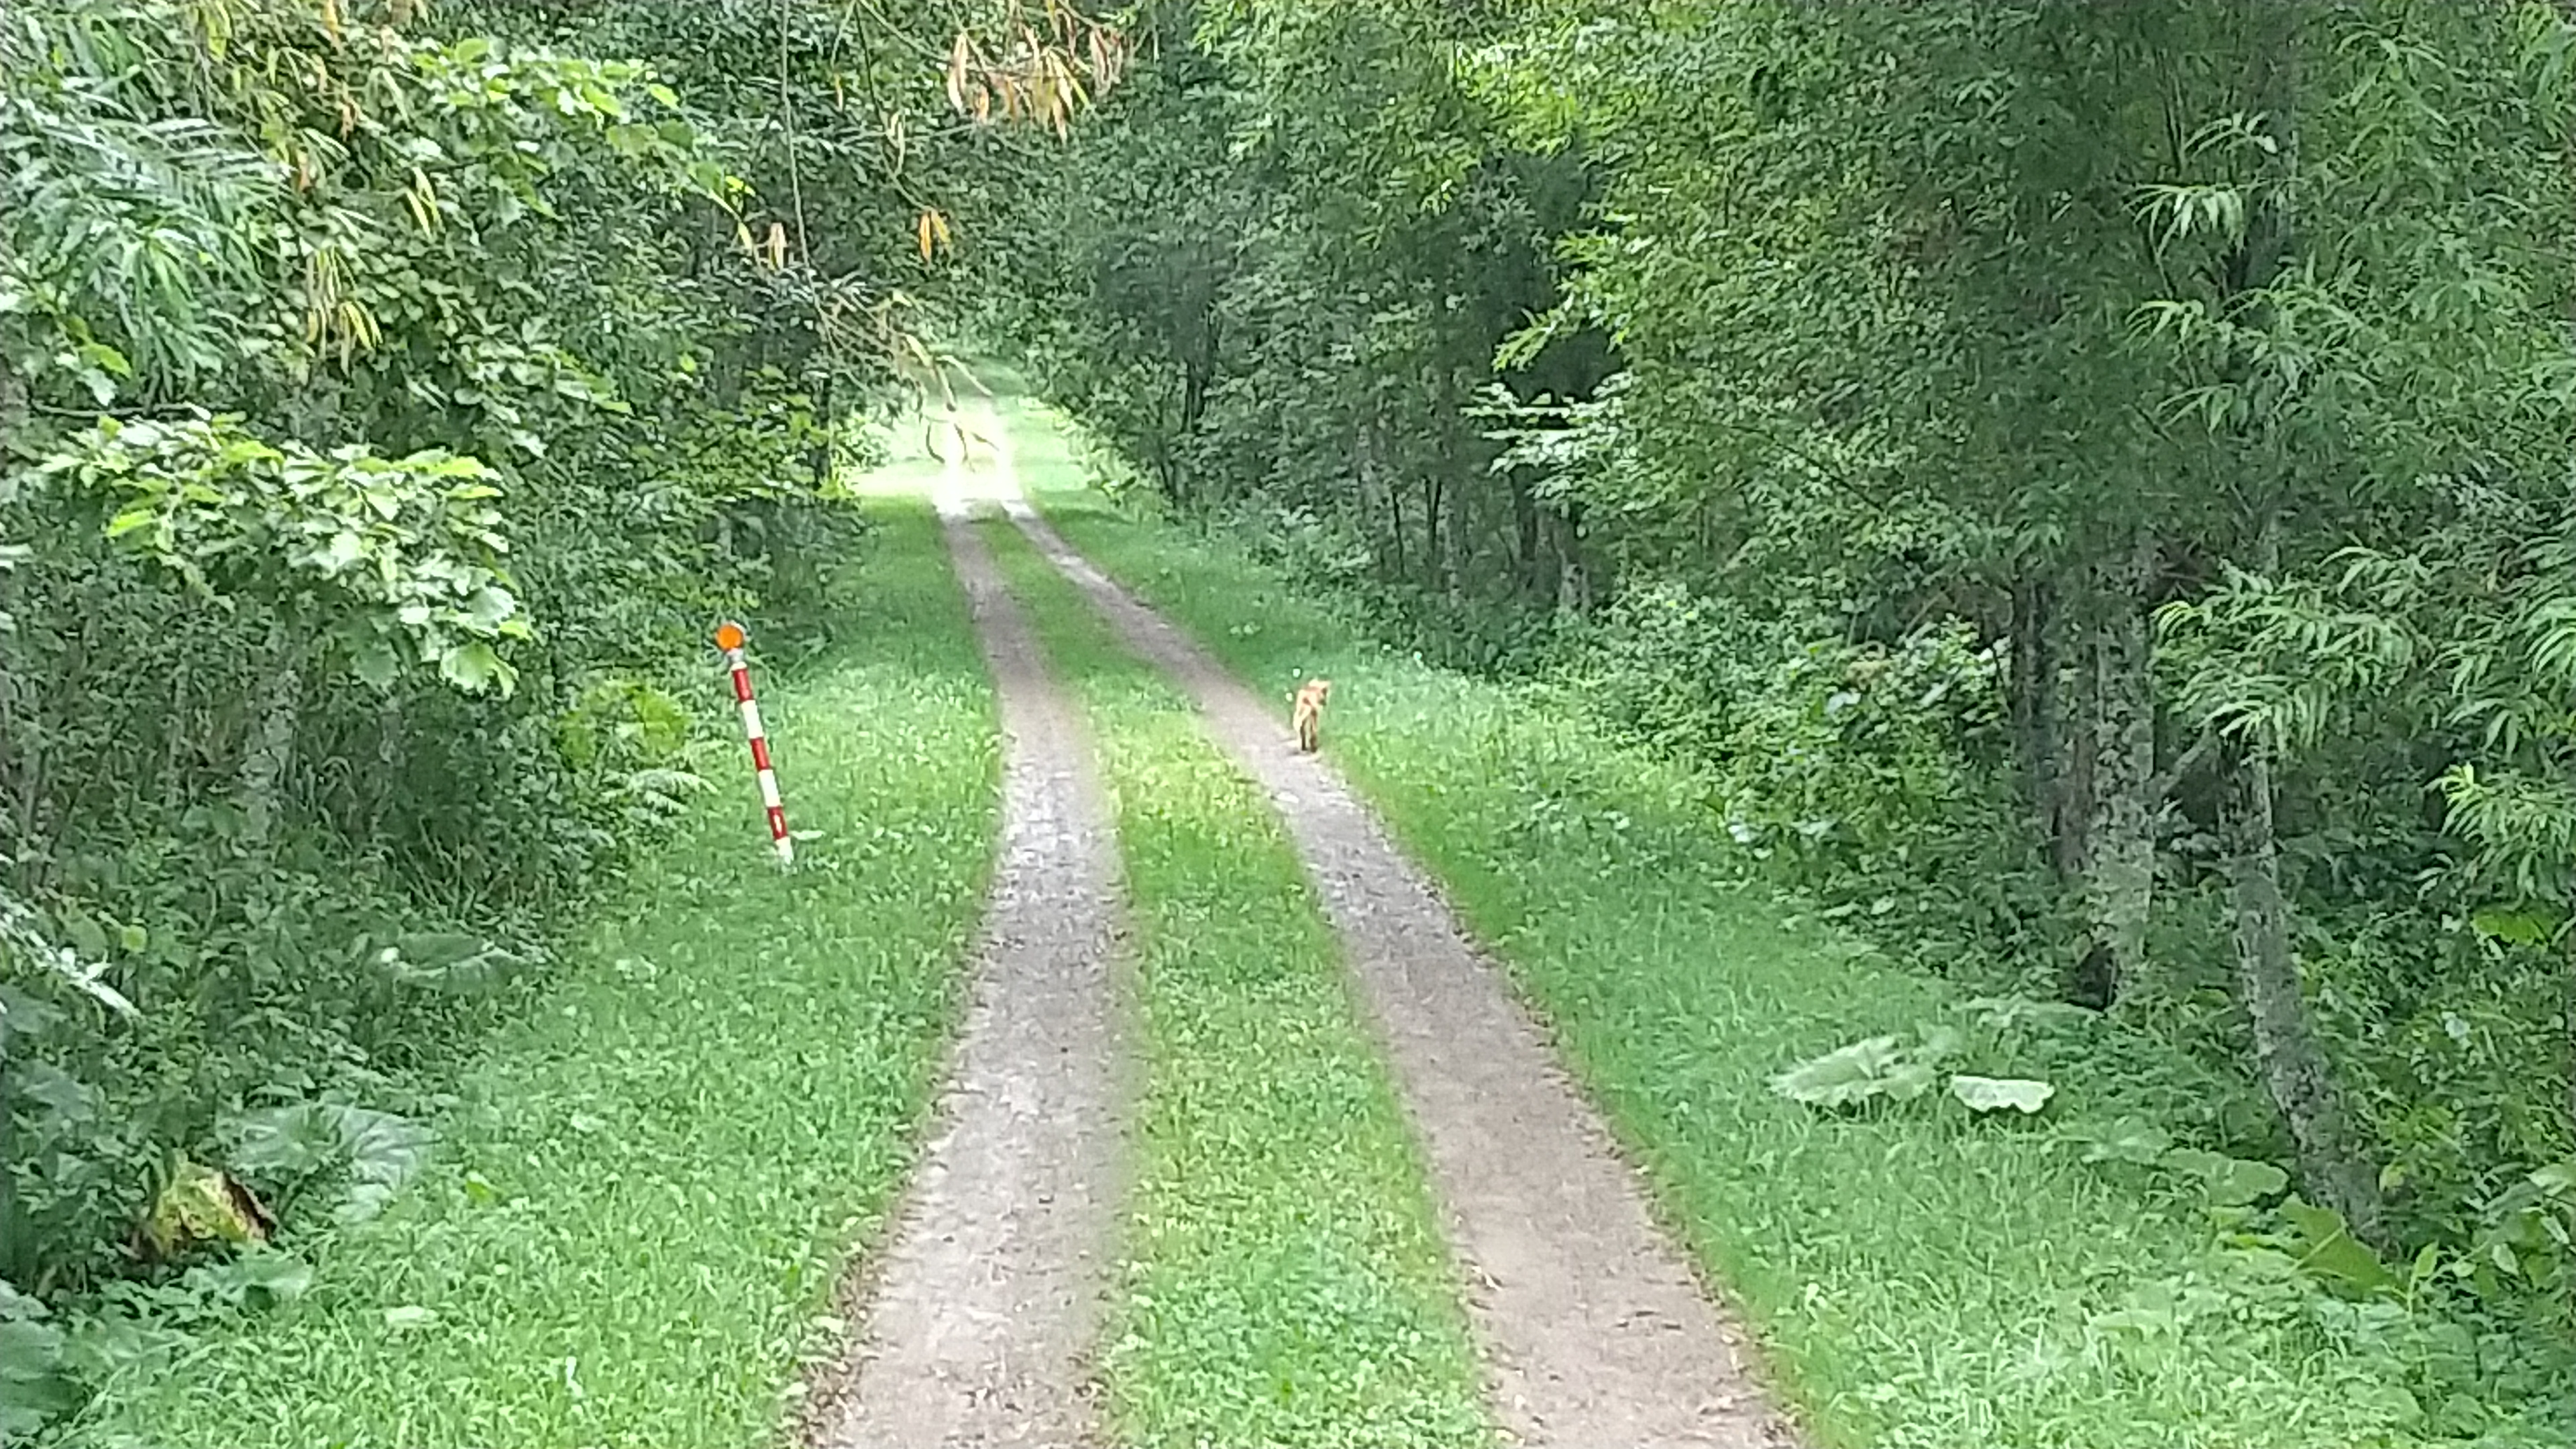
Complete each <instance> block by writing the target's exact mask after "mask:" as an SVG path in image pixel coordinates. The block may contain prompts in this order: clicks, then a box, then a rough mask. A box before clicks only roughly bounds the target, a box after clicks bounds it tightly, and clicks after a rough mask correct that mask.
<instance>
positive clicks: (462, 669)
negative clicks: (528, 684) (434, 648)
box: [438, 641, 501, 694]
mask: <svg viewBox="0 0 2576 1449" xmlns="http://www.w3.org/2000/svg"><path fill="white" fill-rule="evenodd" d="M438 673H439V676H440V677H441V678H443V679H445V680H446V681H447V682H448V683H450V684H453V685H455V686H456V687H457V688H459V689H461V690H464V691H465V692H466V693H468V694H480V693H482V692H483V691H484V690H487V689H490V688H491V687H492V686H493V685H494V684H495V683H497V682H499V680H500V677H501V656H500V655H498V654H495V653H493V652H492V646H491V645H489V644H485V643H481V642H479V641H477V642H473V643H466V644H459V645H457V646H456V647H455V648H453V649H450V650H448V651H447V653H446V654H445V655H444V656H443V657H441V658H440V660H439V661H438Z"/></svg>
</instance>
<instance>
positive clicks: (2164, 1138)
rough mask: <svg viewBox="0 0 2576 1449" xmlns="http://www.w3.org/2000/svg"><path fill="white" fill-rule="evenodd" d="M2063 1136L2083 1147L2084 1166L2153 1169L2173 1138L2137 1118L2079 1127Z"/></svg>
mask: <svg viewBox="0 0 2576 1449" xmlns="http://www.w3.org/2000/svg"><path fill="white" fill-rule="evenodd" d="M2066 1135H2067V1138H2068V1139H2069V1140H2070V1141H2074V1142H2077V1143H2081V1144H2082V1145H2083V1148H2084V1160H2085V1161H2087V1162H2134V1163H2136V1164H2138V1165H2139V1166H2141V1167H2153V1166H2155V1165H2156V1164H2157V1163H2159V1162H2161V1161H2162V1160H2163V1159H2164V1155H2165V1153H2166V1152H2168V1151H2170V1150H2171V1149H2172V1147H2173V1138H2172V1137H2171V1136H2169V1135H2168V1134H2167V1133H2166V1132H2165V1130H2164V1129H2163V1128H2162V1127H2159V1126H2157V1125H2156V1124H2155V1123H2153V1122H2149V1121H2147V1120H2145V1119H2144V1118H2140V1117H2122V1118H2118V1119H2116V1120H2113V1121H2110V1122H2101V1123H2082V1124H2078V1125H2077V1126H2074V1127H2070V1128H2068V1129H2067V1132H2066Z"/></svg>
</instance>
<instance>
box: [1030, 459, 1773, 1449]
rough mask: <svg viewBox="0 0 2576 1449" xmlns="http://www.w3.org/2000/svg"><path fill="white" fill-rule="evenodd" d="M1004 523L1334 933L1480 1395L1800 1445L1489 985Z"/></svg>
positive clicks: (1214, 674)
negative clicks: (1438, 1210) (1182, 721)
mask: <svg viewBox="0 0 2576 1449" xmlns="http://www.w3.org/2000/svg"><path fill="white" fill-rule="evenodd" d="M1004 509H1005V511H1006V512H1007V513H1008V514H1009V515H1010V517H1011V519H1012V521H1013V522H1015V523H1016V524H1018V525H1019V527H1020V528H1021V530H1022V531H1023V532H1024V533H1026V534H1027V535H1028V537H1029V538H1030V540H1031V541H1032V542H1033V543H1035V544H1036V545H1037V547H1038V548H1039V550H1040V551H1041V552H1043V553H1044V554H1045V555H1046V557H1047V558H1048V559H1049V560H1050V561H1051V562H1053V563H1054V565H1055V566H1056V567H1057V568H1058V569H1059V570H1061V571H1062V572H1063V573H1065V574H1066V576H1068V577H1069V578H1071V579H1072V580H1073V581H1074V582H1075V583H1076V584H1077V585H1079V586H1080V587H1081V588H1082V589H1083V591H1084V592H1085V593H1086V594H1088V595H1089V596H1090V597H1091V599H1092V600H1093V601H1094V602H1095V604H1097V605H1098V606H1099V607H1100V609H1101V610H1102V612H1103V613H1104V614H1105V615H1106V616H1107V617H1108V618H1109V619H1110V621H1111V622H1112V623H1113V624H1114V625H1115V627H1116V628H1117V630H1118V632H1119V633H1120V634H1121V635H1123V636H1124V637H1125V639H1126V640H1127V642H1128V644H1129V645H1130V646H1131V647H1133V648H1134V649H1136V650H1137V651H1138V652H1139V653H1141V654H1143V655H1144V656H1145V657H1146V658H1147V659H1149V660H1151V661H1152V662H1153V663H1155V664H1156V665H1157V666H1159V667H1160V668H1162V669H1163V670H1164V671H1166V672H1167V673H1168V674H1170V675H1171V676H1172V677H1173V678H1175V679H1176V680H1178V681H1179V682H1180V683H1181V685H1182V686H1183V687H1184V688H1185V689H1186V690H1187V691H1188V692H1189V694H1190V695H1191V696H1192V697H1193V698H1194V699H1196V701H1197V702H1198V705H1199V708H1200V710H1201V711H1202V713H1203V715H1204V716H1205V718H1206V720H1207V722H1208V725H1209V727H1210V730H1211V732H1212V734H1213V735H1214V736H1215V737H1216V739H1217V740H1218V741H1219V743H1220V744H1221V745H1223V746H1224V748H1225V749H1226V750H1227V752H1228V753H1229V754H1231V755H1232V756H1233V757H1234V758H1235V759H1236V760H1237V761H1238V762H1240V763H1241V764H1242V766H1243V767H1244V768H1245V769H1247V770H1249V771H1250V772H1251V773H1252V775H1253V776H1254V778H1256V779H1258V780H1259V781H1260V782H1261V783H1262V785H1263V786H1264V787H1265V788H1266V789H1267V790H1268V791H1269V793H1270V795H1271V797H1272V799H1273V801H1274V802H1275V803H1276V805H1277V806H1278V808H1279V810H1280V813H1281V815H1282V816H1283V817H1284V818H1285V820H1286V823H1287V825H1288V829H1289V832H1290V834H1291V836H1292V838H1293V839H1294V841H1295V843H1296V847H1297V851H1298V854H1299V855H1300V856H1301V857H1302V858H1303V860H1304V861H1305V864H1306V867H1307V870H1308V872H1309V873H1310V874H1311V875H1312V876H1313V878H1314V880H1315V882H1316V884H1317V886H1318V888H1319V891H1320V893H1321V895H1322V897H1323V900H1324V904H1325V907H1326V910H1327V911H1328V913H1329V914H1330V916H1331V917H1332V920H1333V924H1334V926H1335V928H1336V929H1337V930H1338V931H1339V933H1340V934H1341V937H1342V939H1343V942H1344V945H1345V948H1346V950H1347V951H1348V954H1349V958H1350V960H1351V962H1352V965H1353V967H1354V970H1355V973H1356V975H1357V977H1358V980H1359V985H1360V988H1361V994H1362V996H1363V998H1364V999H1365V1000H1366V1001H1367V1003H1368V1005H1369V1007H1370V1009H1371V1010H1372V1012H1373V1013H1374V1015H1375V1016H1376V1018H1377V1023H1378V1026H1379V1029H1380V1032H1381V1033H1382V1039H1383V1040H1384V1042H1385V1044H1386V1046H1387V1048H1388V1054H1389V1059H1390V1061H1391V1063H1392V1065H1393V1068H1394V1072H1395V1076H1396V1080H1397V1082H1398V1085H1399V1088H1400V1090H1401V1092H1402V1094H1403V1096H1404V1098H1405V1101H1406V1105H1407V1107H1408V1110H1409V1112H1410V1115H1411V1118H1412V1121H1413V1125H1414V1130H1415V1132H1416V1134H1417V1135H1418V1137H1419V1138H1420V1139H1421V1141H1422V1142H1423V1144H1424V1147H1425V1149H1426V1155H1427V1157H1428V1158H1429V1161H1430V1165H1431V1171H1432V1175H1433V1178H1434V1182H1435V1185H1436V1188H1437V1191H1438V1194H1439V1197H1440V1199H1441V1201H1442V1203H1443V1205H1444V1208H1445V1212H1446V1215H1447V1217H1448V1225H1449V1230H1450V1242H1451V1244H1452V1246H1453V1248H1454V1249H1455V1251H1456V1253H1457V1255H1458V1257H1459V1258H1460V1260H1461V1266H1462V1268H1463V1269H1464V1271H1465V1277H1466V1279H1467V1282H1466V1285H1465V1292H1466V1297H1467V1301H1468V1304H1469V1311H1470V1314H1471V1316H1472V1318H1473V1320H1474V1322H1475V1325H1476V1329H1477V1335H1478V1338H1479V1340H1480V1343H1481V1346H1482V1348H1483V1351H1484V1356H1485V1360H1486V1375H1487V1392H1488V1395H1489V1402H1490V1403H1491V1406H1492V1409H1493V1412H1494V1414H1495V1417H1496V1419H1497V1420H1498V1421H1499V1423H1500V1424H1501V1426H1502V1428H1503V1429H1504V1430H1505V1432H1506V1433H1507V1434H1508V1435H1509V1436H1510V1438H1511V1439H1512V1441H1513V1442H1515V1443H1517V1444H1521V1445H1526V1446H1533V1449H1598V1446H1605V1445H1618V1446H1620V1449H1685V1446H1698V1449H1770V1446H1780V1445H1789V1444H1793V1443H1795V1442H1796V1441H1795V1439H1794V1437H1793V1435H1792V1434H1791V1432H1790V1430H1789V1428H1788V1426H1787V1425H1786V1423H1785V1421H1784V1420H1783V1419H1782V1418H1781V1417H1780V1416H1779V1415H1778V1414H1776V1413H1775V1412H1773V1411H1772V1409H1771V1408H1770V1406H1769V1404H1768V1401H1767V1398H1766V1396H1765V1395H1764V1394H1763V1392H1762V1390H1761V1389H1760V1387H1759V1385H1758V1382H1757V1379H1756V1376H1755V1374H1754V1372H1753V1370H1752V1367H1751V1363H1750V1358H1749V1355H1747V1354H1745V1353H1743V1352H1741V1351H1740V1349H1739V1344H1740V1338H1739V1336H1738V1334H1737V1332H1736V1330H1735V1329H1734V1328H1733V1327H1732V1325H1731V1324H1730V1323H1729V1322H1728V1321H1727V1320H1726V1318H1725V1317H1724V1315H1722V1314H1721V1313H1720V1311H1719V1310H1718V1309H1717V1307H1716V1306H1715V1305H1714V1304H1713V1303H1712V1302H1711V1301H1710V1300H1709V1298H1708V1296H1707V1294H1705V1293H1704V1292H1703V1291H1702V1289H1701V1286H1700V1282H1699V1280H1698V1278H1697V1277H1696V1275H1695V1274H1694V1272H1693V1270H1692V1268H1691V1266H1690V1264H1689V1261H1688V1260H1687V1258H1686V1257H1685V1256H1684V1255H1683V1254H1682V1252H1681V1251H1680V1250H1679V1248H1677V1247H1676V1246H1675V1245H1674V1244H1673V1243H1672V1242H1671V1241H1670V1239H1669V1238H1667V1237H1666V1235H1665V1234H1664V1233H1663V1232H1662V1231H1660V1229H1659V1228H1658V1227H1657V1226H1656V1224H1655V1222H1654V1221H1653V1218H1652V1216H1651V1214H1650V1211H1649V1208H1648V1204H1647V1197H1646V1194H1645V1192H1644V1190H1643V1188H1642V1187H1641V1185H1640V1184H1639V1182H1638V1180H1637V1177H1636V1175H1635V1174H1634V1173H1633V1172H1632V1171H1631V1170H1630V1169H1629V1167H1628V1166H1627V1164H1626V1162H1625V1161H1624V1160H1623V1159H1622V1158H1621V1156H1620V1155H1619V1152H1618V1150H1617V1147H1616V1145H1615V1143H1614V1141H1613V1139H1612V1138H1611V1136H1610V1134H1609V1132H1608V1131H1607V1129H1606V1128H1605V1127H1604V1125H1603V1123H1602V1121H1601V1119H1600V1117H1599V1116H1598V1114H1597V1113H1596V1112H1595V1111H1594V1110H1593V1108H1592V1107H1591V1104H1590V1103H1589V1102H1588V1101H1587V1100H1586V1099H1585V1098H1584V1096H1583V1095H1582V1093H1581V1092H1580V1090H1579V1089H1578V1088H1577V1087H1576V1086H1575V1084H1574V1083H1573V1082H1572V1080H1571V1079H1570V1078H1569V1077H1568V1076H1567V1074H1566V1073H1565V1072H1564V1070H1563V1069H1562V1068H1561V1066H1560V1065H1559V1064H1558V1062H1557V1059H1556V1055H1555V1051H1554V1049H1553V1047H1552V1045H1551V1044H1550V1042H1549V1041H1548V1039H1547V1038H1546V1036H1545V1034H1544V1033H1543V1032H1542V1031H1541V1030H1540V1029H1539V1027H1538V1026H1537V1025H1536V1023H1535V1022H1534V1021H1533V1020H1532V1019H1531V1017H1530V1016H1529V1014H1528V1013H1527V1012H1526V1011H1524V1010H1523V1009H1522V1007H1521V1005H1520V1003H1519V1000H1518V999H1517V997H1516V996H1515V995H1514V993H1513V991H1512V988H1511V987H1510V985H1509V984H1508V983H1507V981H1506V980H1505V978H1504V976H1503V974H1502V972H1501V971H1500V970H1499V968H1497V967H1496V966H1494V965H1493V964H1492V963H1491V962H1489V961H1487V960H1485V959H1484V958H1483V957H1482V956H1481V955H1480V954H1479V953H1478V952H1477V950H1476V949H1475V948H1474V947H1473V946H1471V945H1470V944H1469V941H1468V938H1467V936H1466V934H1465V932H1464V931H1463V929H1462V928H1461V927H1460V926H1459V924H1458V923H1457V921H1456V918H1455V917H1454V916H1453V915H1452V913H1451V912H1450V911H1449V909H1448V908H1447V906H1446V905H1445V904H1444V903H1443V902H1442V901H1441V900H1440V898H1439V896H1438V895H1437V894H1436V893H1435V891H1434V890H1433V889H1432V887H1431V885H1430V884H1429V882H1428V881H1427V879H1426V878H1425V877H1424V876H1423V875H1422V874H1421V873H1420V872H1419V871H1417V870H1415V869H1414V868H1413V866H1412V865H1411V863H1410V862H1409V861H1408V860H1407V859H1406V858H1405V856H1404V855H1403V853H1402V852H1401V851H1400V850H1398V849H1397V848H1396V846H1395V845H1394V844H1393V843H1392V842H1391V840H1390V838H1389V837H1388V836H1387V834H1386V832H1385V831H1384V830H1383V828H1382V827H1380V825H1379V824H1378V823H1377V821H1376V820H1375V818H1374V817H1373V815H1372V814H1371V813H1370V812H1369V811H1368V810H1367V808H1366V807H1364V806H1363V805H1361V804H1360V803H1359V802H1358V801H1357V800H1356V798H1355V797H1354V796H1353V795H1352V794H1351V792H1350V791H1349V790H1348V789H1347V788H1346V787H1345V786H1344V785H1343V784H1342V783H1341V782H1340V780H1339V779H1338V778H1337V777H1336V776H1335V775H1334V774H1333V773H1332V772H1331V770H1330V769H1329V768H1327V767H1326V766H1325V765H1324V764H1323V763H1322V762H1321V761H1320V759H1318V758H1316V757H1314V756H1308V755H1302V754H1298V753H1296V752H1295V751H1294V749H1293V745H1292V741H1291V739H1290V737H1289V735H1288V733H1287V730H1286V728H1285V725H1284V723H1283V721H1282V720H1281V719H1280V718H1279V717H1277V712H1276V711H1274V710H1272V709H1269V708H1266V707H1265V706H1264V704H1263V702H1262V701H1261V700H1259V699H1258V698H1256V697H1255V696H1254V695H1253V694H1252V693H1251V692H1250V691H1249V690H1248V689H1246V688H1245V687H1244V686H1243V685H1242V684H1240V683H1239V682H1237V681H1236V680H1235V679H1234V678H1233V676H1232V675H1230V674H1229V673H1227V672H1226V671H1225V669H1224V668H1223V667H1222V666H1221V665H1219V664H1218V663H1217V662H1216V661H1215V660H1214V659H1213V658H1211V657H1210V656H1209V655H1207V654H1206V653H1205V652H1204V651H1202V650H1201V649H1200V648H1199V647H1198V646H1197V644H1195V643H1194V642H1193V641H1191V640H1190V639H1188V638H1187V637H1186V636H1185V635H1183V634H1182V633H1181V632H1180V631H1179V630H1177V629H1175V628H1174V627H1173V626H1172V625H1171V624H1169V623H1168V622H1166V621H1165V620H1164V619H1163V618H1162V617H1161V616H1159V615H1157V614H1156V613H1154V612H1153V611H1152V610H1151V609H1149V608H1147V607H1146V606H1145V605H1143V604H1142V603H1140V602H1138V601H1136V600H1135V599H1133V598H1131V597H1130V596H1128V595H1127V593H1126V592H1125V591H1124V590H1122V589H1121V588H1119V587H1118V585H1116V584H1115V583H1113V582H1112V581H1111V580H1110V579H1108V578H1107V577H1106V576H1105V575H1103V574H1101V573H1100V572H1099V570H1097V569H1095V568H1093V567H1092V566H1091V565H1090V563H1089V562H1087V561H1086V560H1084V559H1083V558H1082V557H1081V556H1080V555H1079V554H1077V553H1076V552H1075V551H1074V550H1073V549H1072V548H1071V547H1070V546H1069V545H1068V544H1066V543H1065V541H1064V540H1063V539H1062V538H1061V537H1060V536H1058V535H1057V534H1056V533H1055V531H1054V530H1053V529H1052V528H1051V527H1049V526H1048V525H1047V523H1046V521H1045V520H1044V519H1043V518H1042V517H1040V516H1039V515H1038V514H1037V513H1036V512H1035V510H1033V509H1032V508H1030V507H1029V505H1028V504H1027V503H1026V502H1025V501H1022V500H1020V499H1018V498H1008V497H1006V499H1005V501H1004Z"/></svg>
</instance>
